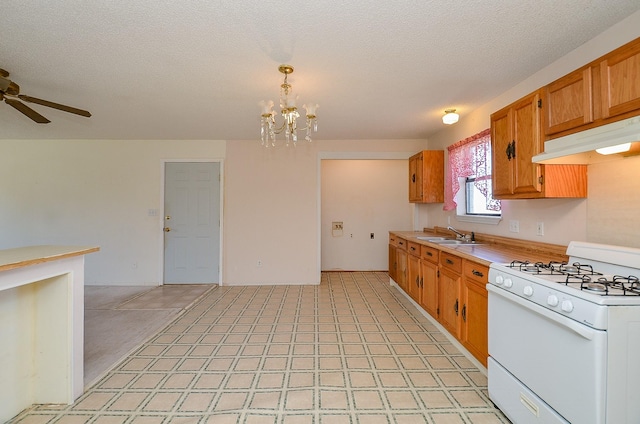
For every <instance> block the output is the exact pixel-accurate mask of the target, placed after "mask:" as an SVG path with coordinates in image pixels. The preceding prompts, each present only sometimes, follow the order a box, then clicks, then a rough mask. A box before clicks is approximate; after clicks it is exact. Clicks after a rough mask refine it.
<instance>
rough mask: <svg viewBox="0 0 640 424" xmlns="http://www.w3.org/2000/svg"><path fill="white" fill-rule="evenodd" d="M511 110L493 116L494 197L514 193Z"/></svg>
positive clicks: (492, 167)
mask: <svg viewBox="0 0 640 424" xmlns="http://www.w3.org/2000/svg"><path fill="white" fill-rule="evenodd" d="M511 120H512V114H511V109H509V108H505V109H502V110H500V111H498V112H496V113H494V114H492V115H491V160H492V165H491V172H492V183H493V197H495V198H498V197H500V196H505V195H509V194H512V193H513V181H514V178H513V166H511V153H510V150H511V142H512V141H513V137H512V132H511V128H512V125H511Z"/></svg>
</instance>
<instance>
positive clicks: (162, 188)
mask: <svg viewBox="0 0 640 424" xmlns="http://www.w3.org/2000/svg"><path fill="white" fill-rule="evenodd" d="M174 162H175V163H185V162H198V163H219V164H220V180H219V182H218V184H220V199H218V203H219V205H220V240H219V245H218V247H219V252H220V253H219V255H218V256H219V257H218V265H219V266H218V285H219V286H222V285H224V284H223V281H222V276H223V275H224V274H223V272H222V268H223V262H222V259H223V254H222V252H223V250H222V248H223V243H222V240H224V236H223V228H224V225H223V223H224V215H223V212H224V159H223V158H198V159H183V158H182V159H162V162H161V164H160V166H161V168H162V170H161V172H160V174H161V175H160V178H161V182H160V204H161V205H162V207H161V208H160V210H161V211H162V214H161V215H160V216H159V217H158V219H159V223H160V226H159V228H158V233H159V234H160V236H159V240H158V241H159V242H158V244H159V248H158V252H159V257H160V261H159V264H160V270H159V275H160V281H159V285H161V286H162V285H164V241H165V237H164V233H163V232H162V229H163V228H164V224H165V222H164V217H165V216H166V213H165V210H164V194H165V193H164V192H165V178H166V175H165V174H166V172H167V163H174Z"/></svg>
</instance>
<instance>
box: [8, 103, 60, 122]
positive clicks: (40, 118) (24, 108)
mask: <svg viewBox="0 0 640 424" xmlns="http://www.w3.org/2000/svg"><path fill="white" fill-rule="evenodd" d="M4 101H5V103H6V104H8V105H9V106H11V107H13V108H14V109H16V110H18V111H19V112H22V113H23V114H25V115H27V117H29V118H31V119H32V120H33V121H35V122H37V123H38V124H48V123H49V122H51V121H49V120H48V119H47V118H45V117H44V116H42V115H40V114H39V113H38V112H36V111H35V110H33V109H31V108H30V107H29V106H27V105H25V104H24V103H22V102H19V101H17V100H14V99H7V98H6V97H5V99H4Z"/></svg>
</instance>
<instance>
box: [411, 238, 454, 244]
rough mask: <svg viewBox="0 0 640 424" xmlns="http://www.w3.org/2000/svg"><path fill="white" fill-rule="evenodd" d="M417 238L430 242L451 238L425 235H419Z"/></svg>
mask: <svg viewBox="0 0 640 424" xmlns="http://www.w3.org/2000/svg"><path fill="white" fill-rule="evenodd" d="M416 238H417V239H418V240H424V241H430V242H433V243H438V242H440V241H445V240H449V239H446V238H444V237H425V236H417V237H416Z"/></svg>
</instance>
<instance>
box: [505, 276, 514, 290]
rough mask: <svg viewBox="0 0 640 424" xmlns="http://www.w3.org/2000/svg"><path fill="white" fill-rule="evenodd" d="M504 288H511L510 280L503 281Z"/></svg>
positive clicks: (511, 282)
mask: <svg viewBox="0 0 640 424" xmlns="http://www.w3.org/2000/svg"><path fill="white" fill-rule="evenodd" d="M504 286H505V287H506V288H508V289H510V288H511V287H513V281H511V278H506V279H505V280H504Z"/></svg>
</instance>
